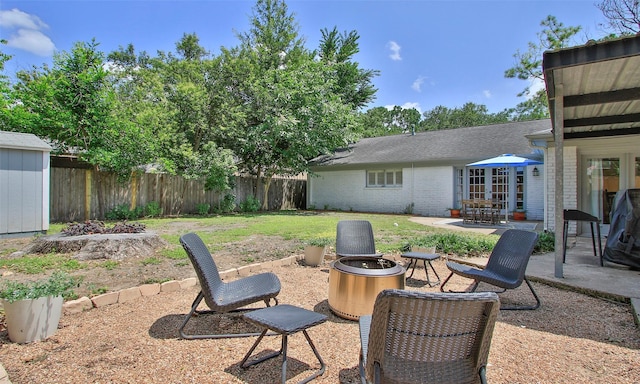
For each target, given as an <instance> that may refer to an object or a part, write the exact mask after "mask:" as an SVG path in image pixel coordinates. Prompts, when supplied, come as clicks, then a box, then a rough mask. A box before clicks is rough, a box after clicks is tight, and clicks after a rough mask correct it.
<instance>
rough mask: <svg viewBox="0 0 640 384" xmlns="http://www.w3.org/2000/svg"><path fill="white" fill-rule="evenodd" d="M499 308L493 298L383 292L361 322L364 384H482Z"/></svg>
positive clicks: (487, 294)
mask: <svg viewBox="0 0 640 384" xmlns="http://www.w3.org/2000/svg"><path fill="white" fill-rule="evenodd" d="M499 306H500V301H499V299H498V295H496V294H495V292H481V293H439V292H416V291H406V290H397V289H391V290H384V291H382V292H381V293H380V294H379V295H378V297H377V299H376V303H375V306H374V309H373V314H372V315H367V316H361V317H360V319H359V324H360V341H361V349H360V364H359V368H360V379H361V381H362V383H363V384H365V383H486V376H485V371H486V365H487V359H488V354H489V346H490V344H491V337H492V335H493V328H494V326H495V322H496V317H497V314H498V308H499Z"/></svg>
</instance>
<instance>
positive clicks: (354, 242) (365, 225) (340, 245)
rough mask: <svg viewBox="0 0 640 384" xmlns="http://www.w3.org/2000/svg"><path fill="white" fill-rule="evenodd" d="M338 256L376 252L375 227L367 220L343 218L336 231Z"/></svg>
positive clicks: (374, 254)
mask: <svg viewBox="0 0 640 384" xmlns="http://www.w3.org/2000/svg"><path fill="white" fill-rule="evenodd" d="M336 256H337V257H343V256H373V257H380V256H382V254H381V253H377V252H376V244H375V240H374V238H373V228H372V227H371V223H370V222H368V221H366V220H342V221H339V222H338V227H337V231H336Z"/></svg>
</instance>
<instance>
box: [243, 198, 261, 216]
mask: <svg viewBox="0 0 640 384" xmlns="http://www.w3.org/2000/svg"><path fill="white" fill-rule="evenodd" d="M259 209H260V200H258V199H257V198H255V197H253V196H249V197H247V199H246V200H245V201H243V202H241V203H240V211H242V212H258V210H259Z"/></svg>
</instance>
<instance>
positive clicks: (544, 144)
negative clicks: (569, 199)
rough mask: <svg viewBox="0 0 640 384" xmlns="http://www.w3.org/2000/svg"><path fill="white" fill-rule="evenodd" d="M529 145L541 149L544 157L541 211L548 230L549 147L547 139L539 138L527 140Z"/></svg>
mask: <svg viewBox="0 0 640 384" xmlns="http://www.w3.org/2000/svg"><path fill="white" fill-rule="evenodd" d="M529 145H531V147H532V148H535V149H541V150H542V153H543V154H544V157H543V159H542V162H543V163H544V164H543V167H544V168H543V169H544V172H543V173H542V175H543V180H542V184H543V185H542V213H543V216H544V218H543V224H544V230H545V231H546V230H548V229H549V225H548V223H549V221H548V217H547V212H549V203H548V201H547V197H548V196H549V195H548V193H547V190H548V188H547V185H548V183H547V175H548V174H549V172H547V169H546V168H547V149H548V147H549V145H548V143H547V140H544V139H540V140H535V139H533V140H529Z"/></svg>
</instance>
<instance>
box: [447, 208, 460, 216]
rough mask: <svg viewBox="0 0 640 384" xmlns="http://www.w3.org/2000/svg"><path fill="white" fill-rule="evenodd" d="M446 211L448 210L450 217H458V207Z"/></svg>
mask: <svg viewBox="0 0 640 384" xmlns="http://www.w3.org/2000/svg"><path fill="white" fill-rule="evenodd" d="M447 209H448V210H449V214H450V215H451V217H460V207H457V208H447Z"/></svg>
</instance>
